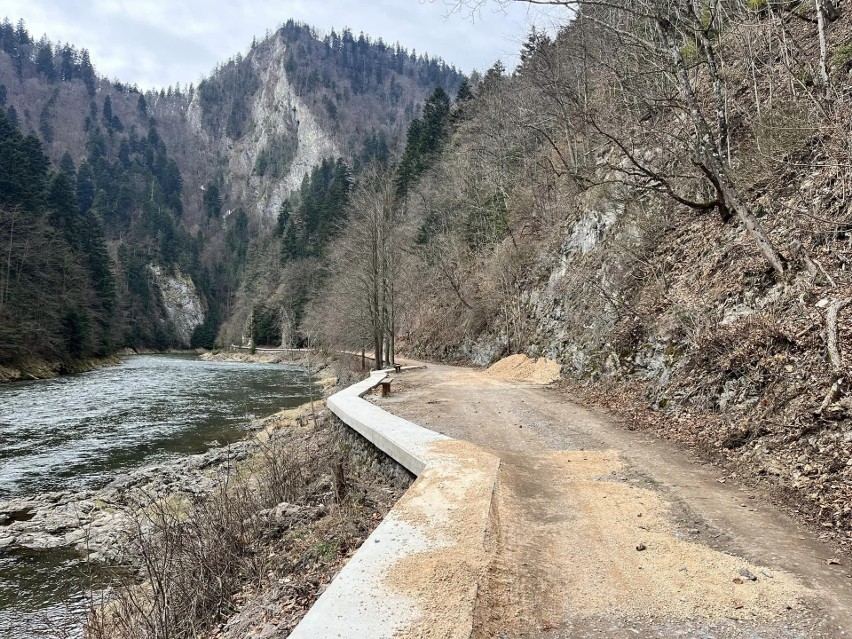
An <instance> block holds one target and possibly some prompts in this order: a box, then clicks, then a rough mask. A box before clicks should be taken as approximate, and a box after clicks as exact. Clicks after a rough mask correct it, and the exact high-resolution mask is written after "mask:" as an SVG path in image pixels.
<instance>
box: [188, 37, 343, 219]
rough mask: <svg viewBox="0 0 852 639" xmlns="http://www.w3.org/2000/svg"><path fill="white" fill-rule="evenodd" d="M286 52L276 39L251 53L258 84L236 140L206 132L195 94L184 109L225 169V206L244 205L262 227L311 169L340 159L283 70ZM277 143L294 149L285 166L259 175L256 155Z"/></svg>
mask: <svg viewBox="0 0 852 639" xmlns="http://www.w3.org/2000/svg"><path fill="white" fill-rule="evenodd" d="M286 52H287V45H286V44H285V42H284V41H283V39H282V38H281V37H280V36H274V37H272V38H271V39H270V40H268V41H267V42H265V43H263V44H262V45H261V46H259V47H257V48H256V49H255V50H253V51H252V53H251V54H250V61H251V64H252V65H253V66H254V68H255V70H256V72H257V74H258V76H259V78H260V83H261V84H260V88H259V89H258V90H257V91H256V92H255V94H254V95H252V96H249V97H248V98H247V99H249V100H250V101H251V109H250V112H251V116H250V124H249V126H248V127H247V131H246V133H245V134H244V135H243V136H241V137H240V138H238V139H236V140H233V139H231V138H229V137H226V136H221V137H213V136H211V135H210V134H209V133H208V132H207V131H206V130H205V129H204V127H203V124H202V107H201V98H200V94H199V93H196V94H195V96H194V98H193V100H192V102H191V103H190V104H189V106H188V108H187V122H188V123H189V125H190V126H191V127H192V128H193V129H194V131H195V133H197V134H198V135H200V136H201V137H202V138H204V139H205V140H206V142H207V143H208V144H209V145H210V147H211V149H213V153H215V154H218V155H219V156H220V157H221V158H222V162H223V163H224V165H225V168H224V183H225V185H226V189H227V192H228V203H229V206H243V207H244V208H245V209H246V211H247V212H248V213H249V215H250V217H252V218H253V219H255V220H256V221H259V222H260V224H261V226H265V225H267V224H268V223H269V222H270V221H272V220H274V219H275V216H276V215H277V213H278V209H279V207H280V206H281V203H282V202H283V201H284V200H285V199H287V197H288V196H289V195H290V194H291V193H292V192H293V191H294V190H295V189H297V188H298V187H299V185H300V184H301V182H302V179H303V178H304V177H305V175H307V174H308V173H309V172H310V170H311V168H313V167H314V166H315V165H317V164H319V163H320V162H321V161H322V160H323V159H325V158H329V157H340V156H341V153H340V151H339V150H338V148H337V146H336V144H335V143H334V141H333V140H332V138H331V136H330V135H329V134H328V133H327V132H326V131H324V130H323V129H322V127H321V126H320V125H319V123H318V122H317V119H316V117H315V116H314V115H313V113H312V112H311V109H310V108H309V107H308V106H307V105H306V104H305V103H304V101H303V100H302V99H301V98H299V96H298V95H297V92H296V90H295V87H294V86H293V85H292V83H291V82H290V79H289V78H288V76H287V72H286V70H285V68H284V60H285V55H286ZM276 145H278V146H281V145H289V146H292V147H293V148H294V149H295V150H294V151H293V158H292V160H291V161H290V162H289V166H288V168H287V169H286V170H285V171H284V172H283V173H282V174H281V175H278V176H268V175H262V174H259V172H258V171H257V169H256V167H257V161H258V157H259V155H260V154H261V153H262V152H264V150H268V149H272V148H274V147H275V146H276ZM225 214H226V215H227V210H226V211H225Z"/></svg>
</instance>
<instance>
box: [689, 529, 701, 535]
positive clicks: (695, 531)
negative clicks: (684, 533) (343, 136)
mask: <svg viewBox="0 0 852 639" xmlns="http://www.w3.org/2000/svg"><path fill="white" fill-rule="evenodd" d="M700 532H701V531H700V530H698V528H690V529H689V534H690V535H697V534H699V533H700Z"/></svg>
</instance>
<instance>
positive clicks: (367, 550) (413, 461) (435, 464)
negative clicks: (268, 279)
mask: <svg viewBox="0 0 852 639" xmlns="http://www.w3.org/2000/svg"><path fill="white" fill-rule="evenodd" d="M386 377H387V371H378V372H376V373H373V374H372V375H370V377H369V378H368V379H365V380H364V381H362V382H359V383H357V384H354V385H353V386H350V387H349V388H347V389H345V390H343V391H341V392H339V393H337V394H335V395H333V396H331V397H330V398H329V399H328V402H327V403H328V407H329V408H330V409H331V411H332V412H334V413H335V415H337V416H338V417H339V418H340V419H341V420H342V421H343V422H344V423H346V424H347V425H348V426H350V427H351V428H353V429H354V430H355V431H357V432H358V433H359V434H361V435H362V436H363V437H364V438H366V439H367V440H369V441H370V442H372V443H373V444H374V445H375V446H376V447H378V448H379V449H380V450H382V451H384V452H385V453H387V454H388V455H389V456H390V457H392V458H393V459H395V460H396V461H397V462H398V463H400V464H401V465H402V466H404V467H405V468H407V469H408V470H410V471H411V472H412V473H414V474H415V475H417V476H418V479H417V481H415V483H414V484H413V485H412V486H411V488H410V489H409V491H408V492H407V493H406V495H405V497H404V498H403V499H402V500H400V502H399V503H398V504H397V505H396V506H394V508H393V509H391V511H390V513H388V516H387V517H385V519H384V520H383V521H382V523H381V524H379V526H378V527H377V528H376V529H375V530H374V531H373V533H372V534H371V535H370V536H369V537H368V538H367V540H366V541H365V542H364V544H363V545H362V546H361V548H360V549H358V551H357V552H356V553H355V554H354V555H353V556H352V558H351V559H350V560H349V562H348V563H347V564H346V566H344V568H343V569H342V570H341V571H340V573H339V574H338V576H337V577H336V578H335V579H334V580H333V581H332V582H331V584H329V586H328V588H327V589H326V591H325V592H324V593H323V594H322V596H321V597H320V598H319V599H318V600H317V601H316V603H315V604H314V605H313V607H312V608H311V609H310V610H309V611H308V613H307V614H306V615H305V617H304V619H303V620H302V622H301V623H300V624H299V625H298V626H297V627H296V629H295V630H294V631H293V632H292V633H291V635H290V637H291V639H331V638H335V639H400V638H403V637H417V636H424V635H425V634H426V633H425V632H424V629H426V628H430V629H431V630H432V631H434V630H435V627H434V624H435V623H438V619H439V618H440V623H443V624H444V625H446V632H443V633H442V636H446V637H448V638H459V639H463V638H465V639H466V638H467V637H469V636H470V634H471V631H472V628H473V615H474V607H475V603H476V596H477V592H478V585H479V580H480V579H481V577H482V576H483V575H484V573H485V569H486V567H487V563H488V561H489V556H490V551H489V548H488V531H489V526H490V518H491V503H492V499H493V494H494V489H495V486H496V480H497V470H498V468H499V459H498V458H496V457H494V456H493V455H490V454H488V453H485V452H484V451H481V450H479V449H475V447H473V446H472V445H470V444H466V443H462V442H457V441H455V440H452V439H451V438H449V437H447V436H445V435H442V434H440V433H436V432H434V431H431V430H429V429H426V428H423V427H422V426H419V425H417V424H415V423H413V422H410V421H407V420H405V419H402V418H400V417H396V416H395V415H391V414H390V413H388V412H386V411H384V410H382V409H381V408H379V407H378V406H375V405H374V404H371V403H369V402H367V401H366V400H364V399H363V398H362V396H363V395H364V394H366V393H367V392H368V391H369V390H370V389H372V388H374V387H375V386H377V385H378V384H379V383H380V382H381V381H383V380H384V379H385V378H386ZM461 522H463V525H462V524H461ZM427 559H428V561H426V560H427ZM460 563H464V565H465V567H466V570H462V571H460V570H458V566H459V564H460ZM441 564H445V566H444V568H449V569H452V573H453V583H452V584H448V583H442V584H438V583H434V580H431V579H430V573H431V572H435V573H443V572H444V571H443V570H442V566H441ZM442 590H444V591H443V592H442ZM449 593H452V594H449ZM438 609H440V610H441V614H440V615H439V614H436V610H438ZM433 617H434V619H433ZM429 636H432V634H431V633H430V634H429ZM436 636H437V635H436Z"/></svg>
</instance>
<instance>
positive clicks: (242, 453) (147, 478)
mask: <svg viewBox="0 0 852 639" xmlns="http://www.w3.org/2000/svg"><path fill="white" fill-rule="evenodd" d="M312 359H313V362H312V365H311V373H312V377H313V378H314V379H316V380H317V384H316V387H317V390H316V399H315V401H314V402H313V403H311V402H308V403H306V404H304V405H302V406H300V407H298V408H293V409H287V410H283V411H280V412H278V413H275V414H273V415H271V416H269V417H266V418H262V419H256V420H254V421H252V422H251V424H250V425H249V426H248V427H247V428H246V430H247V431H248V432H247V434H246V435H245V438H244V439H241V440H238V441H236V442H235V443H232V444H230V445H227V446H215V447H214V448H210V449H208V450H206V451H205V452H203V453H200V454H188V455H187V454H184V455H181V456H179V457H175V458H173V459H168V460H167V461H163V462H160V463H157V464H150V463H149V464H148V465H146V466H144V467H141V468H136V469H133V470H130V471H125V472H122V473H120V474H117V475H114V476H112V477H111V478H110V480H109V483H107V484H106V485H102V482H101V483H100V484H97V483H96V484H94V485H95V488H94V489H90V490H83V489H80V490H77V489H70V490H53V491H52V492H40V493H38V494H33V495H27V496H20V497H12V498H6V499H0V559H3V560H5V561H7V562H9V565H10V566H11V567H12V571H13V572H14V571H16V570H21V571H25V570H27V568H26V567H24V566H23V564H21V563H20V562H29V561H36V562H51V561H54V560H55V559H56V558H68V560H70V561H72V562H73V563H75V564H76V565H77V566H79V568H74V567H73V566H72V565H71V564H68V565H69V566H70V568H69V570H71V571H72V572H76V573H79V575H80V576H79V584H76V582H74V579H75V578H74V577H73V576H70V575H65V576H63V578H62V580H63V583H66V584H68V586H69V587H70V588H71V591H70V592H72V594H73V597H74V599H73V601H74V610H77V611H79V610H81V609H90V610H91V609H98V607H99V604H100V603H101V602H98V601H94V600H90V601H89V602H88V603H87V602H86V601H85V600H83V601H81V599H80V598H81V596H82V594H81V590H84V589H85V585H86V584H87V583H90V582H89V581H87V580H88V579H93V580H94V581H93V582H91V583H95V584H96V588H101V587H103V584H104V583H105V582H111V583H112V585H113V588H112V589H111V590H110V591H108V592H109V597H111V598H112V597H117V600H118V601H119V602H121V600H122V599H121V598H122V596H131V597H133V596H138V595H139V593H140V592H147V588H142V589H140V588H138V584H140V583H149V584H150V583H154V582H156V581H158V579H159V578H160V577H161V576H162V574H150V571H151V569H152V567H154V568H155V569H156V570H157V571H162V570H166V571H168V572H169V574H170V576H169V578H168V579H167V580H166V581H168V583H169V584H170V585H169V587H170V588H171V587H175V588H177V587H179V586H180V584H184V585H185V584H186V583H187V580H189V581H190V582H192V588H190V589H185V590H184V591H183V594H180V593H175V592H171V593H169V600H170V601H174V599H175V597H176V598H177V599H178V600H183V601H185V600H186V597H196V596H198V597H202V598H205V601H206V600H207V599H206V598H209V597H214V598H215V597H217V596H218V595H216V594H215V593H213V594H210V593H208V594H194V593H196V591H198V593H202V592H203V591H205V589H208V590H209V589H211V588H212V589H214V590H215V589H216V588H217V587H218V586H216V585H215V584H216V583H217V581H216V579H212V578H211V579H207V578H206V577H205V576H204V566H198V567H197V568H192V569H185V568H180V567H179V564H180V562H184V563H185V562H186V561H189V560H190V559H192V558H187V557H183V558H181V559H179V560H177V559H175V554H174V552H173V551H174V548H164V547H163V546H162V544H163V543H167V540H170V539H171V540H174V539H175V537H174V535H175V534H180V535H184V534H186V535H190V536H192V535H194V537H192V539H191V540H189V541H186V540H184V541H181V542H180V543H181V544H184V545H182V547H184V548H190V547H197V545H198V544H202V545H204V544H206V546H205V547H209V550H210V552H206V551H205V552H204V553H202V554H201V556H202V557H207V558H208V559H210V560H211V561H214V563H217V566H218V565H219V563H218V562H219V561H220V559H221V560H222V561H226V562H231V564H229V566H228V567H227V568H222V570H224V571H225V572H227V573H228V575H229V576H228V579H227V580H226V581H227V582H228V583H227V588H225V589H224V590H222V592H225V591H227V593H228V594H227V597H231V596H233V597H235V599H233V600H230V599H229V600H228V601H227V604H226V605H225V604H223V605H221V606H216V607H215V612H214V613H210V614H209V615H208V616H209V618H210V619H211V620H215V621H217V623H216V624H214V625H210V626H207V625H205V626H204V628H205V632H212V633H216V636H222V637H233V638H236V637H242V636H245V635H244V634H243V629H245V628H246V627H248V626H250V625H251V624H253V623H255V622H256V621H257V620H258V619H265V620H269V618H270V617H269V615H268V614H266V613H265V612H263V611H267V610H270V609H272V608H275V609H276V610H278V613H277V615H278V617H277V618H278V621H277V622H276V623H279V624H284V625H285V626H288V627H292V626H295V624H296V623H297V622H298V620H299V619H300V618H301V615H302V614H304V612H305V611H306V610H307V608H308V607H309V606H310V604H311V602H312V601H313V599H314V598H315V597H316V596H318V593H319V591H320V589H321V588H322V587H323V585H324V584H325V583H327V582H328V581H330V580H331V578H332V577H333V575H334V574H335V573H336V572H337V570H338V569H339V568H340V566H341V565H342V564H343V563H345V561H346V558H347V557H348V556H349V554H351V552H353V551H354V549H355V548H357V547H358V545H360V543H361V542H362V541H363V539H364V538H365V537H366V535H367V534H369V532H370V530H371V529H372V528H373V527H374V526H375V525H377V524H378V522H379V521H381V518H382V517H383V516H384V513H385V512H387V510H388V509H389V508H390V507H391V506H392V505H393V503H395V502H396V500H397V498H398V497H399V496H400V495H401V494H402V491H403V490H404V486H407V484H408V481H409V478H408V476H407V474H406V473H404V472H401V471H400V470H399V469H398V468H397V467H396V466H395V465H394V464H393V463H392V462H389V461H388V460H384V459H381V458H380V455H378V454H377V453H376V451H374V450H372V449H371V447H370V446H369V445H368V444H366V443H365V442H360V441H358V438H357V437H356V436H354V435H352V434H351V433H349V432H348V431H347V430H346V429H344V428H341V427H340V426H339V425H338V424H337V423H336V421H335V420H334V419H333V417H332V416H331V415H330V414H329V413H328V412H326V411H325V410H324V408H323V405H322V401H321V400H322V397H323V395H325V394H326V393H327V392H328V391H329V390H330V389H332V388H334V387H335V386H336V385H337V383H338V381H339V383H341V384H348V383H350V382H351V375H352V373H350V372H349V371H348V369H347V368H346V367H345V366H338V365H335V364H334V363H333V362H332V361H330V360H323V359H320V358H318V357H316V356H313V357H312ZM137 361H138V360H136V359H132V360H130V362H131V365H132V364H133V362H137ZM243 361H244V360H243ZM219 368H223V367H222V366H220V367H219ZM224 368H225V369H227V370H230V368H231V367H224ZM244 368H246V367H245V364H242V365H236V366H235V369H234V373H235V374H237V373H238V371H241V370H243V369H244ZM278 368H280V367H274V369H275V370H277V369H278ZM45 383H48V384H49V383H51V382H45ZM66 387H67V385H63V388H66ZM310 394H311V393H306V395H305V397H310ZM226 441H228V440H226ZM231 525H233V526H234V527H235V529H234V530H233V531H231V532H233V533H234V534H233V535H231V534H230V532H228V530H226V529H225V528H227V527H228V526H231ZM164 526H165V528H164ZM223 526H224V527H225V528H223ZM205 535H206V536H205ZM235 540H236V541H235ZM231 541H233V542H234V543H233V545H232V546H228V543H230V542H231ZM75 556H76V557H78V559H77V560H74V559H73V558H74V557H75ZM27 557H30V558H32V559H25V558H27ZM273 557H274V559H273ZM174 561H178V562H179V563H178V564H175V563H173V562H174ZM257 561H262V562H263V563H264V565H266V567H267V568H268V569H266V568H265V569H264V571H262V572H257V571H255V570H253V569H252V570H249V569H248V568H247V566H248V565H252V566H255V567H256V562H257ZM15 562H18V563H15ZM170 562H171V563H170ZM267 564H268V565H267ZM86 566H88V567H86ZM220 567H221V566H220ZM216 570H219V568H217V569H216ZM281 571H286V574H285V576H281V575H282V573H281ZM272 572H275V573H276V574H278V575H279V577H277V579H279V580H280V579H286V584H287V586H286V587H284V589H283V590H282V583H283V582H280V581H275V582H270V581H269V578H268V574H271V573H272ZM15 574H17V573H15ZM21 574H22V578H27V577H25V576H24V573H23V572H22V573H21ZM111 575H114V576H113V577H110V576H111ZM6 577H7V580H6V583H0V590H2V588H6V595H5V596H6V597H7V601H6V603H7V604H8V603H9V602H10V599H9V597H11V601H12V602H13V603H14V602H15V601H18V602H19V604H18V606H15V607H13V608H12V609H10V610H11V612H12V613H14V612H15V609H16V608H17V607H19V605H27V606H29V605H31V602H30V601H29V600H28V599H26V598H21V596H20V595H17V594H16V591H14V590H10V588H11V587H13V586H14V583H15V582H14V578H13V577H12V573H9V574H7V575H6ZM64 587H65V586H63V588H64ZM223 596H224V595H223ZM182 597H183V599H181V598H182ZM50 601H51V605H54V604H56V603H57V602H59V603H60V607H61V600H57V599H55V598H54V599H51V600H50ZM33 603H35V601H34V602H33ZM81 605H82V608H81ZM276 606H277V608H276ZM190 607H191V608H192V609H195V608H194V607H192V606H190ZM202 607H203V606H202ZM106 609H107V610H109V611H110V615H113V614H114V613H115V611H116V610H119V611H120V610H122V609H123V608H122V606H121V605H118V607H117V608H116V607H109V606H108V607H107V608H106ZM176 609H180V608H179V607H178V608H176ZM28 610H35V613H27V614H29V617H26V618H31V619H37V620H42V619H45V618H47V617H46V616H40V613H39V612H38V610H39V609H32V608H28ZM69 610H70V609H69ZM222 610H229V611H231V612H232V613H233V615H229V616H228V618H225V617H224V616H222V615H224V613H222V612H221V611H222ZM258 610H261V612H258ZM240 611H244V612H243V613H242V614H241V613H240ZM33 614H35V615H36V616H35V617H34V616H33ZM181 614H182V615H184V616H185V611H184V612H183V613H181ZM69 615H70V616H69ZM59 617H60V618H61V622H62V623H69V624H71V625H72V626H73V627H76V628H78V629H79V628H80V624H81V623H82V619H81V617H80V613H79V612H76V613H74V614H73V615H72V614H71V613H70V612H68V611H66V612H65V613H60V615H59ZM3 619H7V620H8V618H4V617H3V615H2V611H0V620H3ZM205 619H206V618H205ZM139 621H140V620H139V619H135V620H128V619H123V620H121V623H122V624H126V623H136V622H139ZM174 621H175V619H172V620H171V621H169V623H172V622H174ZM202 621H204V620H202ZM14 623H17V624H18V625H14ZM27 623H29V622H26V621H21V620H20V619H18V620H17V621H14V620H13V625H14V628H16V629H23V628H24V625H22V624H27ZM199 623H201V622H199ZM74 624H76V625H74ZM0 625H2V624H0ZM27 627H29V626H27ZM113 630H114V628H113ZM171 630H172V631H173V630H174V628H172V629H171ZM172 631H170V636H181V635H180V634H179V633H178V634H177V635H175V633H174V632H172ZM60 634H61V633H60ZM90 635H91V636H92V637H94V638H95V639H97V638H98V637H115V636H118V635H116V634H115V633H113V632H112V631H111V630H104V632H102V633H101V634H100V635H98V634H97V632H94V631H93V632H91V633H90ZM19 636H27V637H31V636H32V637H36V636H38V637H42V636H55V633H53V634H51V632H48V634H47V635H44V634H38V633H36V634H25V635H19ZM61 636H64V635H61ZM193 636H198V634H197V633H196V634H194V635H193Z"/></svg>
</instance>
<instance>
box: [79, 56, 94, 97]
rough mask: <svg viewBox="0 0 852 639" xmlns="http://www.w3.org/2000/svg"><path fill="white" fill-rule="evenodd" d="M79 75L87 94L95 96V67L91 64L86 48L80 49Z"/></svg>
mask: <svg viewBox="0 0 852 639" xmlns="http://www.w3.org/2000/svg"><path fill="white" fill-rule="evenodd" d="M80 77H81V78H82V80H83V83H84V84H85V85H86V90H87V91H88V92H89V96H90V97H95V92H96V91H97V76H96V75H95V68H94V67H93V66H92V61H91V60H90V59H89V51H88V50H87V49H83V50H82V51H80Z"/></svg>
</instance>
